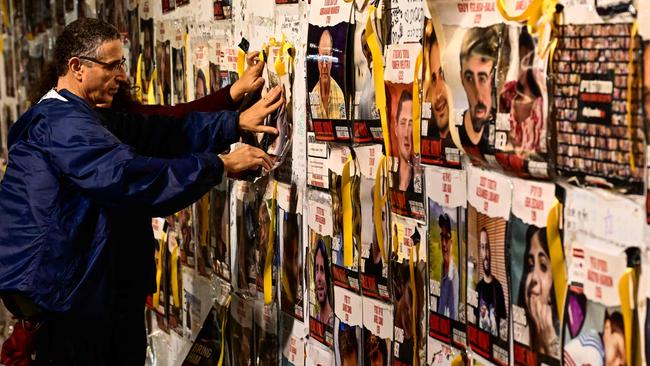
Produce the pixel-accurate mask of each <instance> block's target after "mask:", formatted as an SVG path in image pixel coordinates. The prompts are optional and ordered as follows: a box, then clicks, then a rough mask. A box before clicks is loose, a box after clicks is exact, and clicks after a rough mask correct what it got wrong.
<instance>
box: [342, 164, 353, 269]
mask: <svg viewBox="0 0 650 366" xmlns="http://www.w3.org/2000/svg"><path fill="white" fill-rule="evenodd" d="M350 163H352V155H348V160H347V161H346V162H345V165H343V175H342V179H341V201H342V204H343V265H344V266H346V267H352V262H353V261H352V257H353V253H352V245H353V243H352V230H353V225H352V184H351V181H350Z"/></svg>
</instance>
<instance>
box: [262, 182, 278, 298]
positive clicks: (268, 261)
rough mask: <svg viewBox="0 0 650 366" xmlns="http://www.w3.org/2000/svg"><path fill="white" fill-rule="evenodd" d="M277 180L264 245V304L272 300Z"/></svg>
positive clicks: (274, 183) (274, 184) (276, 217)
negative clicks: (266, 240) (267, 235)
mask: <svg viewBox="0 0 650 366" xmlns="http://www.w3.org/2000/svg"><path fill="white" fill-rule="evenodd" d="M277 205H278V181H277V180H274V181H273V198H272V199H271V214H270V216H271V220H269V241H268V243H267V246H266V258H265V261H264V304H266V305H270V304H271V303H272V302H273V252H274V246H275V228H276V222H277V219H278V215H277V211H278V206H277Z"/></svg>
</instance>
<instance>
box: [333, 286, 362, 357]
mask: <svg viewBox="0 0 650 366" xmlns="http://www.w3.org/2000/svg"><path fill="white" fill-rule="evenodd" d="M338 291H344V292H345V293H347V294H342V296H343V297H342V298H343V299H344V304H343V305H342V306H341V307H340V308H342V309H343V310H342V314H346V315H349V314H352V313H356V314H355V316H354V317H355V318H358V319H356V320H358V322H359V323H358V324H356V323H353V324H354V325H353V324H350V323H347V322H346V321H344V320H343V319H341V318H340V317H339V316H340V315H339V314H341V313H340V312H339V309H337V317H336V324H335V331H334V359H335V363H334V364H335V365H336V366H345V365H360V364H361V358H362V355H363V348H362V347H363V343H362V338H361V332H362V327H361V296H360V295H357V294H353V293H351V292H349V291H347V290H344V289H341V288H339V289H338ZM346 296H351V297H354V298H355V300H352V301H350V300H349V299H350V298H348V297H346ZM339 298H340V297H338V295H337V299H339ZM337 304H338V303H337ZM354 306H357V308H356V309H354V310H352V309H353V308H354ZM337 307H338V305H337ZM347 307H349V308H350V309H349V310H350V311H348V310H346V308H347ZM350 320H352V319H350Z"/></svg>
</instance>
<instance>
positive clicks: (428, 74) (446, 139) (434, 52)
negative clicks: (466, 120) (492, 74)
mask: <svg viewBox="0 0 650 366" xmlns="http://www.w3.org/2000/svg"><path fill="white" fill-rule="evenodd" d="M444 36H445V35H444V33H443V29H442V26H440V25H439V24H438V19H433V18H427V19H425V23H424V37H423V40H424V42H423V47H424V50H423V68H422V72H423V78H422V121H423V125H422V142H421V156H422V162H423V163H426V164H435V165H443V166H449V167H460V151H459V150H458V148H457V147H456V146H455V144H454V142H453V140H452V129H454V130H455V126H454V120H453V117H454V114H453V113H454V109H453V108H454V103H453V99H452V98H453V95H452V92H451V89H450V88H449V85H448V84H447V80H446V74H445V70H444V69H445V68H443V57H442V55H443V54H444V51H445V50H444V49H443V45H444V42H445V38H444Z"/></svg>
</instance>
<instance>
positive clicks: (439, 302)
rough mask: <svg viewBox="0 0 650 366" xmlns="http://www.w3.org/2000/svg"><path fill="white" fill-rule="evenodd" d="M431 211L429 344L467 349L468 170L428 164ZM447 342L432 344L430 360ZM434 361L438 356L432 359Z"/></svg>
mask: <svg viewBox="0 0 650 366" xmlns="http://www.w3.org/2000/svg"><path fill="white" fill-rule="evenodd" d="M425 172H426V181H427V204H428V211H429V216H428V217H429V226H428V241H427V243H428V246H429V261H428V265H429V316H428V324H429V327H428V330H429V333H428V334H429V338H433V340H429V344H437V343H442V344H444V345H447V346H451V345H453V346H454V350H453V352H454V353H456V352H458V350H464V349H465V345H466V343H467V330H466V323H467V319H466V312H465V308H466V304H467V298H466V291H467V277H466V275H467V268H466V265H467V240H466V227H467V223H466V220H467V211H466V204H467V182H466V174H465V172H464V171H460V170H455V169H449V168H441V167H431V168H427V169H426V171H425ZM441 349H446V348H444V347H442V346H436V347H434V348H430V349H428V352H429V353H428V355H427V360H435V359H436V358H437V357H439V356H438V355H439V352H440V351H441ZM431 362H433V361H431Z"/></svg>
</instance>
